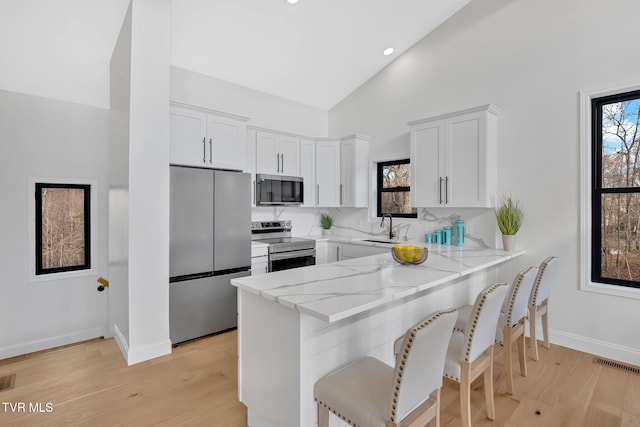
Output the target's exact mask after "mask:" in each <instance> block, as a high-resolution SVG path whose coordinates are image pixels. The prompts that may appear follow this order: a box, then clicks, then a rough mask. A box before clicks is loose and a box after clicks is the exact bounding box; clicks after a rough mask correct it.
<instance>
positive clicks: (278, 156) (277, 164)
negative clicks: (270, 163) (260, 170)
mask: <svg viewBox="0 0 640 427" xmlns="http://www.w3.org/2000/svg"><path fill="white" fill-rule="evenodd" d="M276 172H278V173H280V153H276Z"/></svg>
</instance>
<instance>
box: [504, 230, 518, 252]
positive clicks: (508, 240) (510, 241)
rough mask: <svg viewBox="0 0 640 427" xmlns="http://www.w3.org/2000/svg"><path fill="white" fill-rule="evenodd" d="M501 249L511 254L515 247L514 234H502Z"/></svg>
mask: <svg viewBox="0 0 640 427" xmlns="http://www.w3.org/2000/svg"><path fill="white" fill-rule="evenodd" d="M502 247H503V248H504V250H505V251H508V252H513V250H514V249H515V247H516V235H515V234H503V235H502Z"/></svg>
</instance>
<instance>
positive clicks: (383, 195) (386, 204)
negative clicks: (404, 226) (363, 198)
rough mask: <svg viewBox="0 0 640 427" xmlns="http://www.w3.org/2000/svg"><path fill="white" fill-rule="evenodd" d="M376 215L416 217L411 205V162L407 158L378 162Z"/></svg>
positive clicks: (415, 210)
mask: <svg viewBox="0 0 640 427" xmlns="http://www.w3.org/2000/svg"><path fill="white" fill-rule="evenodd" d="M377 180H378V190H377V196H378V203H377V206H378V211H377V216H382V214H383V213H390V214H391V215H393V216H395V217H401V218H417V216H418V215H417V209H416V208H413V207H411V162H410V160H409V159H402V160H393V161H388V162H379V163H378V171H377Z"/></svg>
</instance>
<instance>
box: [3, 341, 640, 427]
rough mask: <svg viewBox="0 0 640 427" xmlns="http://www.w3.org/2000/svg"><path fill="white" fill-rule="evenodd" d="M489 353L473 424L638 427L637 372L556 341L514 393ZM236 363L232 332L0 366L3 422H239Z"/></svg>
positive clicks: (107, 344)
mask: <svg viewBox="0 0 640 427" xmlns="http://www.w3.org/2000/svg"><path fill="white" fill-rule="evenodd" d="M495 353H496V361H495V363H494V378H495V390H496V394H495V397H496V420H495V421H493V422H492V421H490V420H488V419H487V418H486V417H485V414H486V412H485V408H484V395H483V392H482V382H481V380H478V381H477V382H476V383H474V387H473V391H472V405H473V406H472V413H473V414H474V415H473V423H474V426H494V427H498V426H518V427H526V426H536V427H537V426H544V427H555V426H576V427H588V426H593V427H608V426H612V427H613V426H625V427H628V426H640V375H634V374H632V373H626V372H623V371H619V370H616V369H614V368H609V367H605V366H600V365H596V364H594V363H593V356H592V355H588V354H585V353H580V352H578V351H575V350H570V349H567V348H563V347H559V346H556V345H554V346H552V348H551V349H550V350H547V349H545V348H542V349H541V354H540V356H541V360H540V362H534V361H533V360H531V359H529V361H528V366H529V375H528V377H526V378H524V377H521V376H520V375H519V374H518V373H515V374H514V386H515V394H514V395H513V396H510V395H507V394H505V381H504V373H503V370H502V369H503V367H502V362H501V358H502V352H501V349H500V348H499V347H496V352H495ZM514 356H515V354H514ZM236 360H237V359H236V332H235V331H232V332H228V333H224V334H221V335H217V336H213V337H208V338H204V339H200V340H196V341H193V342H190V343H187V344H184V345H182V346H180V347H177V348H175V349H174V351H173V353H172V354H171V355H169V356H165V357H161V358H158V359H154V360H151V361H148V362H143V363H140V364H137V365H134V366H129V367H127V366H126V364H125V362H124V360H123V358H122V355H121V353H120V351H119V349H118V348H117V346H116V344H115V342H114V341H113V340H112V339H108V340H93V341H90V342H87V343H82V344H79V345H75V346H69V347H66V348H61V349H56V350H52V351H46V352H41V353H38V354H34V355H27V356H21V357H17V358H12V359H7V360H0V377H2V376H5V375H11V374H15V375H16V376H15V381H14V386H13V388H12V389H8V390H4V391H0V404H1V406H0V425H16V426H29V427H31V426H63V425H64V426H75V425H79V426H130V425H135V426H148V425H154V426H156V425H157V426H177V425H181V426H182V425H186V426H191V425H197V426H199V425H202V426H224V427H233V426H245V425H246V408H245V407H244V406H243V405H242V404H241V403H239V402H238V400H237V372H236V363H237V362H236ZM515 360H516V361H517V357H516V359H515ZM516 366H517V362H516ZM442 399H443V407H442V426H443V427H454V426H459V425H460V409H459V397H458V391H457V384H456V383H454V382H450V381H448V380H447V381H445V385H444V387H443V392H442ZM21 403H23V404H24V405H25V408H24V411H22V410H20V407H19V405H20V404H21ZM30 406H31V407H30ZM34 411H35V412H34ZM38 411H40V412H38ZM253 427H260V426H253Z"/></svg>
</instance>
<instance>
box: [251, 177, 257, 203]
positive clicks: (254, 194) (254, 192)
mask: <svg viewBox="0 0 640 427" xmlns="http://www.w3.org/2000/svg"><path fill="white" fill-rule="evenodd" d="M256 185H257V183H256V181H255V180H253V185H252V187H253V204H254V205H255V204H256Z"/></svg>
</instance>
